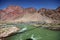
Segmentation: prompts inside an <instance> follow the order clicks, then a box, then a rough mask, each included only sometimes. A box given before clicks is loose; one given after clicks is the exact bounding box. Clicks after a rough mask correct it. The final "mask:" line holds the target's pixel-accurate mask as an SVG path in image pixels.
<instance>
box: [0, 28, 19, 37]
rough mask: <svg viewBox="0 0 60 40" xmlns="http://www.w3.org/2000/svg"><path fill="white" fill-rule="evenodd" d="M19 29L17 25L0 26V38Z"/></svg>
mask: <svg viewBox="0 0 60 40" xmlns="http://www.w3.org/2000/svg"><path fill="white" fill-rule="evenodd" d="M18 30H19V28H17V27H6V28H0V38H3V37H7V36H9V35H11V34H12V33H15V32H17V31H18Z"/></svg>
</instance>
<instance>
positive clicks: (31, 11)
mask: <svg viewBox="0 0 60 40" xmlns="http://www.w3.org/2000/svg"><path fill="white" fill-rule="evenodd" d="M25 11H27V12H29V13H35V12H36V11H37V10H36V9H35V8H33V7H30V8H25Z"/></svg>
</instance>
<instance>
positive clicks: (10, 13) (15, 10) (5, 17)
mask: <svg viewBox="0 0 60 40" xmlns="http://www.w3.org/2000/svg"><path fill="white" fill-rule="evenodd" d="M0 21H6V22H30V21H39V22H46V23H60V7H58V8H56V9H54V10H52V9H46V8H41V9H39V10H37V9H36V8H34V7H30V8H23V7H20V6H13V5H12V6H8V7H7V8H4V9H2V10H0Z"/></svg>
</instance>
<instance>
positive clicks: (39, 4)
mask: <svg viewBox="0 0 60 40" xmlns="http://www.w3.org/2000/svg"><path fill="white" fill-rule="evenodd" d="M9 5H15V6H22V7H23V8H28V7H34V8H36V9H40V8H47V9H56V8H57V7H58V6H60V0H0V9H4V8H6V7H8V6H9Z"/></svg>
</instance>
